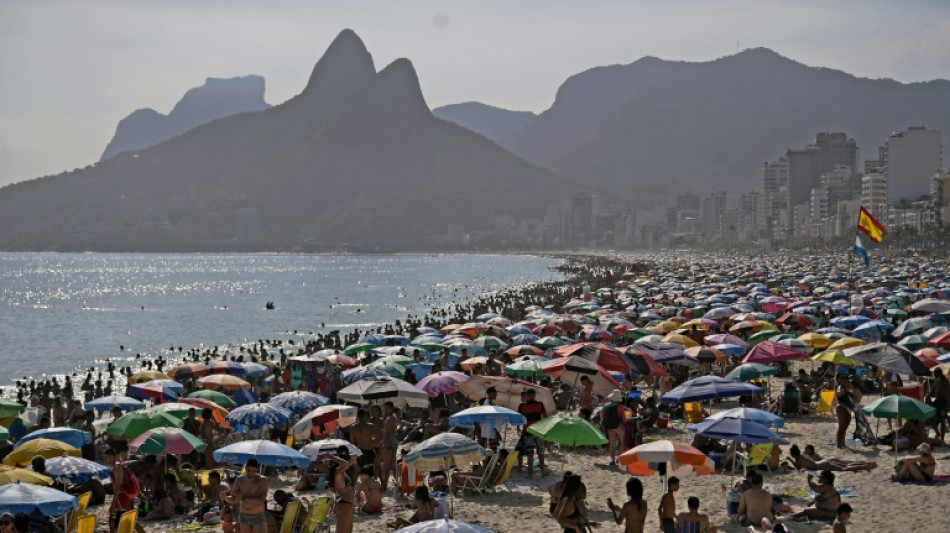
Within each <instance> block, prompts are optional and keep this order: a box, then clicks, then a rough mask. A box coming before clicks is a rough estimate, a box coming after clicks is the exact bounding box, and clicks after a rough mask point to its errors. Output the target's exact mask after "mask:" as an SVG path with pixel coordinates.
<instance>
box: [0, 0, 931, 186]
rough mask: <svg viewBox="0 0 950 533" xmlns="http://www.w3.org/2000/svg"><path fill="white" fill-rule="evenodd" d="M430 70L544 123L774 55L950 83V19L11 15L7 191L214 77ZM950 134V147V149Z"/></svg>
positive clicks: (3, 82) (868, 12) (695, 10)
mask: <svg viewBox="0 0 950 533" xmlns="http://www.w3.org/2000/svg"><path fill="white" fill-rule="evenodd" d="M344 28H352V29H353V30H355V31H356V32H357V33H358V34H359V35H360V37H361V38H362V39H363V41H364V42H365V43H366V45H367V47H368V48H369V51H370V53H372V54H373V58H374V60H375V61H376V65H377V69H380V68H382V67H383V66H385V65H386V64H388V63H389V62H391V61H393V60H394V59H396V58H399V57H407V58H409V59H410V60H412V62H413V63H414V65H415V67H416V70H417V72H418V73H419V78H420V81H421V83H422V90H423V93H424V94H425V96H426V100H427V101H428V103H429V105H430V107H438V106H440V105H445V104H450V103H457V102H464V101H469V100H478V101H481V102H485V103H489V104H492V105H496V106H500V107H507V108H511V109H525V110H532V111H537V112H540V111H543V110H544V109H546V108H547V107H548V106H550V105H551V102H552V101H553V99H554V94H555V92H556V90H557V88H558V86H559V85H560V84H561V82H563V81H564V79H565V78H567V77H568V76H570V75H572V74H575V73H578V72H581V71H583V70H586V69H588V68H591V67H594V66H599V65H608V64H615V63H630V62H632V61H635V60H636V59H638V58H640V57H642V56H645V55H652V56H657V57H661V58H664V59H677V60H689V61H706V60H711V59H715V58H717V57H721V56H724V55H729V54H733V53H735V51H736V47H737V43H738V46H739V47H740V48H748V47H758V46H764V47H768V48H771V49H773V50H775V51H776V52H778V53H780V54H782V55H785V56H787V57H790V58H792V59H795V60H797V61H801V62H803V63H806V64H809V65H814V66H825V67H831V68H836V69H841V70H845V71H847V72H850V73H853V74H855V75H858V76H864V77H871V78H881V77H888V78H894V79H897V80H899V81H903V82H913V81H925V80H931V79H935V78H950V1H947V0H932V1H915V2H898V1H888V2H879V1H872V0H851V1H835V2H828V1H766V0H748V1H738V0H715V1H713V0H696V1H676V2H655V1H649V2H646V1H645V2H640V1H632V0H627V1H606V0H605V1H597V0H576V1H563V0H520V1H519V0H468V1H450V0H443V1H421V0H420V1H411V0H372V1H371V0H341V1H337V2H323V1H319V0H301V1H282V0H256V1H249V0H201V1H198V0H191V1H184V0H151V1H135V0H121V1H120V0H114V1H98V0H82V1H76V0H51V1H43V0H0V185H3V184H6V183H10V182H14V181H22V180H24V179H30V178H35V177H38V176H42V175H46V174H55V173H59V172H61V171H63V170H71V169H73V168H77V167H83V166H86V165H88V164H90V163H92V162H94V161H96V160H98V159H99V156H100V155H101V154H102V151H103V149H104V148H105V146H106V144H107V143H108V142H109V140H110V139H111V137H112V134H113V132H114V130H115V126H116V124H117V123H118V121H119V120H120V119H122V118H123V117H125V116H126V115H128V114H129V113H131V112H132V111H134V110H135V109H138V108H143V107H151V108H153V109H155V110H157V111H159V112H161V113H167V112H168V111H169V110H171V108H172V106H173V105H174V104H175V102H176V101H177V100H178V99H179V98H180V97H181V96H182V95H183V94H184V93H185V91H187V90H188V89H190V88H192V87H196V86H199V85H201V84H202V83H203V82H204V79H205V78H206V77H232V76H239V75H245V74H260V75H262V76H264V77H265V78H266V80H267V92H266V96H265V98H266V100H267V101H268V102H270V103H272V104H277V103H280V102H283V101H285V100H286V99H288V98H289V97H291V96H293V95H295V94H297V93H298V92H299V91H300V90H301V89H302V88H303V86H304V84H305V83H306V80H307V77H308V76H309V74H310V71H311V69H312V68H313V65H314V63H315V62H316V61H317V59H318V58H319V57H320V55H321V54H322V53H323V52H324V50H325V49H326V47H327V45H328V44H329V43H330V41H331V40H332V39H333V37H334V36H336V34H337V33H339V32H340V30H342V29H344ZM947 133H948V134H950V132H947Z"/></svg>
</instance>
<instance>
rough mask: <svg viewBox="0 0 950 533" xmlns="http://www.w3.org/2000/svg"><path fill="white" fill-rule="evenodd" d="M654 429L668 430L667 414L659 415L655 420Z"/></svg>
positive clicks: (668, 417)
mask: <svg viewBox="0 0 950 533" xmlns="http://www.w3.org/2000/svg"><path fill="white" fill-rule="evenodd" d="M656 427H658V428H668V427H670V414H669V413H660V418H657V419H656Z"/></svg>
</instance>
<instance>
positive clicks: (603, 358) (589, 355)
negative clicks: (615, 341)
mask: <svg viewBox="0 0 950 533" xmlns="http://www.w3.org/2000/svg"><path fill="white" fill-rule="evenodd" d="M553 353H554V357H571V356H576V357H583V358H584V359H588V360H590V361H592V362H594V363H597V364H599V365H600V366H602V367H604V368H605V369H607V370H613V371H615V372H627V371H629V370H630V365H628V364H627V363H626V362H625V361H624V359H623V355H622V353H621V352H620V350H618V349H617V348H616V347H614V346H612V345H610V344H605V343H602V342H581V343H577V344H572V345H570V346H564V347H561V348H556V349H555V350H554V352H553Z"/></svg>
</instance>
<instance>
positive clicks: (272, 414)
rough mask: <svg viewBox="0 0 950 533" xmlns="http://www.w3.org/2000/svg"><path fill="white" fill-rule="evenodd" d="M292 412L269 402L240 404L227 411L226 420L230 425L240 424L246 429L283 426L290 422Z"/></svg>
mask: <svg viewBox="0 0 950 533" xmlns="http://www.w3.org/2000/svg"><path fill="white" fill-rule="evenodd" d="M292 416H293V413H291V412H290V411H288V410H287V409H284V408H282V407H278V406H276V405H273V404H269V403H252V404H248V405H242V406H241V407H238V408H236V409H234V410H233V411H231V412H230V413H228V416H227V421H228V423H229V424H231V425H232V426H235V425H238V424H240V425H241V426H243V427H245V428H247V429H261V428H264V427H274V428H279V427H284V426H286V425H287V424H288V423H289V422H290V418H291V417H292Z"/></svg>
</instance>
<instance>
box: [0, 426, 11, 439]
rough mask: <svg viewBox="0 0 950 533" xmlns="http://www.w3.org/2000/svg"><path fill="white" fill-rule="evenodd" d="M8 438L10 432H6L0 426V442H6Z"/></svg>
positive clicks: (5, 429)
mask: <svg viewBox="0 0 950 533" xmlns="http://www.w3.org/2000/svg"><path fill="white" fill-rule="evenodd" d="M9 438H10V432H9V431H7V428H5V427H3V426H0V440H7V439H9Z"/></svg>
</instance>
